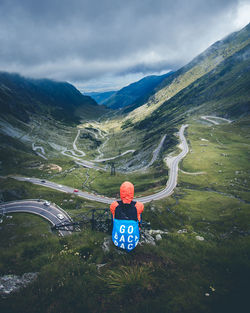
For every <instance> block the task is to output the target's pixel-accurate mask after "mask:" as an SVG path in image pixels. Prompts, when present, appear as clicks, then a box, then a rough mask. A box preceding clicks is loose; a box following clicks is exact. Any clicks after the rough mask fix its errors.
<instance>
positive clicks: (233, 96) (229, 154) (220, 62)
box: [0, 24, 250, 313]
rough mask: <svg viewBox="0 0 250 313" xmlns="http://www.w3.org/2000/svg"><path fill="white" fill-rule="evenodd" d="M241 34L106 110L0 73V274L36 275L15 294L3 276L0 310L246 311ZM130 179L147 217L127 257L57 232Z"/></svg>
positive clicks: (86, 233) (80, 232)
mask: <svg viewBox="0 0 250 313" xmlns="http://www.w3.org/2000/svg"><path fill="white" fill-rule="evenodd" d="M249 32H250V24H248V25H247V26H246V27H245V28H243V29H242V30H240V31H238V32H235V33H233V34H231V35H229V36H227V37H226V38H224V39H222V40H220V41H218V42H216V43H215V44H213V45H212V46H210V47H209V48H208V49H207V50H205V51H204V52H203V53H201V54H200V55H199V56H197V57H196V58H194V59H193V60H192V61H191V62H189V63H188V64H187V65H185V66H183V67H182V68H180V69H179V70H177V71H175V72H171V73H169V74H168V75H163V76H159V77H155V76H154V77H152V76H149V78H145V79H142V80H140V81H138V82H135V83H133V84H131V85H129V86H127V87H125V88H122V89H121V90H120V91H117V92H111V93H108V94H100V95H99V94H95V97H96V99H101V101H104V102H105V101H107V102H108V101H109V107H113V109H110V108H107V107H104V106H102V105H98V104H97V103H96V102H95V101H94V100H93V99H91V98H90V97H88V96H85V95H82V94H81V93H80V92H79V91H78V90H77V89H76V88H75V87H74V86H73V85H70V84H69V83H59V82H55V81H50V80H35V79H26V78H23V77H21V76H19V75H13V74H9V73H0V105H1V111H0V135H1V146H0V201H1V202H0V244H1V249H0V274H1V276H2V277H6V275H7V276H8V275H10V277H12V276H11V275H19V276H21V275H23V274H24V273H32V275H33V274H34V275H35V276H36V279H35V280H34V281H33V282H31V283H30V285H27V286H26V287H25V288H20V289H19V290H18V291H17V292H10V293H8V292H7V293H4V291H2V290H3V287H1V286H2V285H1V284H2V283H1V284H0V309H1V312H11V313H17V312H18V313H19V312H20V311H22V312H27V313H33V312H34V311H33V308H34V307H36V308H37V313H44V312H51V313H57V312H61V313H69V312H72V313H75V312H97V313H98V312H110V313H112V312H114V313H116V312H125V313H126V312H148V313H150V312H152V308H153V309H154V312H171V313H180V312H181V313H190V312H191V313H193V312H202V313H214V312H220V313H221V312H227V313H229V312H245V311H246V310H245V308H246V307H247V308H248V294H249V279H250V266H249V259H250V250H249V247H250V236H249V235H250V228H249V220H250V213H249V212H250V210H249V209H250V196H249V188H250V181H249V177H250V175H249V174H250V169H249V154H250V149H249V147H250V135H249V134H250V105H249V99H250V98H249V82H250V71H249V64H250V63H249V62H250V61H249V60H250V45H249V42H250V41H249V40H250V39H249V38H250V36H249ZM124 89H125V90H124ZM107 97H108V98H107ZM124 181H130V182H132V183H133V184H134V186H135V198H136V200H140V201H141V202H143V203H144V205H145V208H144V212H143V214H142V219H143V221H145V222H146V224H147V225H149V228H147V227H145V228H143V229H142V231H141V239H140V242H139V245H138V246H137V247H136V249H134V250H133V251H131V252H130V253H125V252H123V251H120V250H118V249H117V248H116V247H115V246H114V245H113V244H112V242H111V236H110V233H109V232H108V231H104V230H100V229H93V228H91V225H90V224H87V223H86V224H83V225H82V226H81V228H80V229H77V231H74V232H73V231H72V229H70V232H69V233H67V234H68V235H67V236H66V231H65V232H63V233H62V232H60V231H59V232H57V231H55V230H53V229H52V228H51V224H52V225H56V223H57V222H59V223H60V221H62V220H63V219H65V220H66V221H71V220H73V221H79V220H81V219H82V218H83V217H84V216H85V215H86V214H89V213H90V212H95V210H98V209H108V207H109V204H110V203H111V202H112V201H113V200H114V199H118V198H119V187H120V185H121V183H122V182H124ZM23 201H24V202H23ZM23 206H25V210H24V209H23ZM8 209H9V213H8ZM15 210H19V211H22V213H20V212H19V213H18V214H17V213H16V212H14V211H15ZM30 213H35V214H37V215H40V217H39V216H34V215H33V214H30ZM41 217H42V218H41ZM107 218H109V216H108V215H107ZM58 235H59V236H58ZM10 277H9V278H10ZM0 278H1V277H0ZM24 299H25V301H24ZM114 299H116V301H114ZM128 299H129V300H128Z"/></svg>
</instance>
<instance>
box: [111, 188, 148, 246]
mask: <svg viewBox="0 0 250 313" xmlns="http://www.w3.org/2000/svg"><path fill="white" fill-rule="evenodd" d="M120 197H121V201H115V202H113V203H112V204H111V205H110V211H111V213H112V216H113V231H112V240H113V242H114V244H115V246H117V247H119V248H121V249H125V250H127V251H131V250H133V249H134V248H135V247H136V245H137V244H138V242H139V239H140V230H139V223H140V222H141V214H142V212H143V209H144V205H143V204H142V203H141V202H139V201H133V198H134V185H133V184H131V183H130V182H124V183H123V184H122V185H121V187H120Z"/></svg>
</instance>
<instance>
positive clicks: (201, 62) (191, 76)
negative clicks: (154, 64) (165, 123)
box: [125, 24, 250, 122]
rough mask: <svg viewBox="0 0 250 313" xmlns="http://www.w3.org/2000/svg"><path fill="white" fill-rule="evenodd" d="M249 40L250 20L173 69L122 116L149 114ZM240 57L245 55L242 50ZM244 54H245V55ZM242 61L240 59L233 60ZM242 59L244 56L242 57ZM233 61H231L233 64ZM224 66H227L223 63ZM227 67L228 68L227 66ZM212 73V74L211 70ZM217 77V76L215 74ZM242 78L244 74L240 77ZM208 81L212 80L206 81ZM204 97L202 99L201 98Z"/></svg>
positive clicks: (128, 117)
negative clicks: (171, 72) (133, 108)
mask: <svg viewBox="0 0 250 313" xmlns="http://www.w3.org/2000/svg"><path fill="white" fill-rule="evenodd" d="M249 44H250V24H248V25H247V26H246V27H245V28H243V29H242V30H240V31H238V32H235V33H233V34H230V35H229V36H227V37H226V38H224V39H222V40H220V41H218V42H216V43H215V44H213V45H212V46H210V47H209V48H208V49H207V50H205V51H204V52H203V53H201V54H200V55H199V56H197V57H196V58H194V59H193V60H192V61H191V62H190V63H189V64H187V65H186V66H184V67H182V68H181V69H179V70H178V71H176V72H175V73H174V74H173V75H171V76H170V77H167V78H166V79H165V80H163V82H162V83H161V84H160V85H159V86H158V87H157V91H156V92H155V93H153V94H151V96H150V97H149V98H148V99H147V101H146V102H144V104H142V105H141V106H140V107H138V108H136V109H135V110H133V111H132V112H130V113H129V114H128V115H127V116H126V117H125V118H126V119H132V120H133V121H134V122H138V121H141V120H143V119H144V118H146V117H147V116H150V115H151V114H152V112H153V111H154V110H156V109H157V108H159V107H160V106H161V105H164V106H165V107H166V101H168V100H170V99H171V98H172V97H174V96H175V95H177V94H178V93H179V92H181V91H182V90H183V89H185V88H187V87H190V88H191V86H194V85H192V84H193V83H196V84H199V82H200V81H199V79H200V78H202V77H203V76H204V75H206V74H209V73H210V72H211V74H212V71H213V70H214V69H216V67H218V66H219V65H220V64H222V66H223V64H224V63H223V62H224V61H225V60H227V59H228V58H230V57H231V56H233V55H234V54H235V53H237V52H238V51H244V50H242V49H243V48H244V47H246V46H247V45H249ZM242 58H245V55H244V54H242ZM246 58H248V56H247V55H246ZM235 61H236V63H237V62H241V60H240V59H237V60H235ZM242 61H243V60H242ZM234 64H235V63H233V64H232V66H234ZM225 66H228V65H227V64H225ZM228 70H229V69H228ZM212 75H213V74H212ZM215 79H218V77H215ZM242 79H244V77H242ZM208 83H211V82H208ZM204 100H205V99H203V101H204Z"/></svg>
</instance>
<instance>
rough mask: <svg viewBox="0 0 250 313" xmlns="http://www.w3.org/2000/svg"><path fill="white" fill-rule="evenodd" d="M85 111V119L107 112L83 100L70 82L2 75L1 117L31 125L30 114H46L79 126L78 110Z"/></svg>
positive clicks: (0, 89) (0, 79)
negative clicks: (9, 116) (86, 115)
mask: <svg viewBox="0 0 250 313" xmlns="http://www.w3.org/2000/svg"><path fill="white" fill-rule="evenodd" d="M79 108H82V109H83V116H84V112H86V114H89V113H91V111H92V112H93V114H95V116H96V114H97V115H98V111H100V112H101V111H103V109H102V108H100V107H99V106H97V104H96V102H95V101H94V100H93V99H92V98H90V97H88V96H83V95H82V94H81V93H80V92H79V91H78V90H77V89H76V88H75V87H74V86H72V85H71V84H69V83H66V82H56V81H52V80H48V79H39V80H36V79H29V78H24V77H22V76H20V75H18V74H9V73H5V72H0V115H1V116H4V115H6V114H9V115H12V116H15V117H17V118H18V119H20V120H22V121H29V118H30V114H34V113H37V114H45V115H48V116H52V118H54V119H57V120H62V121H66V122H78V121H79V117H78V116H77V115H76V110H77V109H79Z"/></svg>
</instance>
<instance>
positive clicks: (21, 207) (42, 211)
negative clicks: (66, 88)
mask: <svg viewBox="0 0 250 313" xmlns="http://www.w3.org/2000/svg"><path fill="white" fill-rule="evenodd" d="M201 118H202V119H204V120H207V121H209V122H211V123H212V124H215V125H217V124H219V123H218V122H217V121H214V120H213V119H219V120H222V121H226V122H228V123H231V121H230V120H227V119H225V118H219V117H215V116H202V117H201ZM187 127H188V125H182V126H181V128H180V131H179V133H178V135H179V138H180V144H179V148H180V149H181V152H180V153H179V154H178V155H177V156H174V157H167V158H166V159H165V161H166V162H167V165H168V167H169V179H168V181H167V184H166V187H165V188H164V189H163V190H162V191H160V192H157V193H155V194H153V195H149V196H145V197H140V198H136V199H135V200H138V201H141V202H143V203H147V202H150V201H153V200H159V199H162V198H165V197H167V196H169V195H171V194H172V193H173V191H174V188H175V187H176V185H177V178H178V164H179V162H180V160H181V159H183V158H184V157H185V156H186V155H187V153H188V151H189V148H188V144H187V141H186V138H185V136H184V131H185V129H186V128H187ZM79 134H80V131H78V133H77V137H76V139H75V141H74V144H73V147H74V149H75V150H76V151H78V152H80V150H78V149H77V148H76V146H75V144H76V140H77V138H78V136H79ZM165 137H166V136H164V137H163V138H162V139H161V142H160V144H159V146H158V147H157V148H156V149H155V150H154V152H153V158H154V157H157V155H158V153H159V151H160V149H161V146H162V144H163V142H164V140H165ZM9 177H11V178H14V179H16V180H19V181H25V182H30V183H33V184H36V185H41V186H44V187H48V188H51V189H55V190H58V191H61V192H65V193H75V194H76V195H77V196H79V197H82V198H84V199H88V200H92V201H96V202H101V203H106V204H110V203H112V202H113V201H114V200H115V199H114V198H108V197H105V196H101V195H95V194H91V193H88V192H84V191H81V190H79V191H78V192H74V188H72V187H68V186H63V185H59V184H57V183H54V182H50V181H44V180H41V179H39V178H32V177H20V176H9ZM1 178H7V177H1ZM16 212H25V213H33V214H36V215H39V216H41V217H43V218H45V219H46V220H48V221H49V222H50V223H51V224H52V225H58V224H61V223H68V222H69V223H70V222H72V220H71V218H70V216H69V215H68V214H67V213H66V212H65V211H64V210H62V209H61V208H59V207H58V206H56V205H55V204H50V203H48V202H47V201H45V200H37V199H36V200H21V201H11V202H4V203H1V204H0V214H3V215H4V214H8V213H16ZM71 230H72V229H69V228H68V229H67V228H65V230H60V231H59V233H60V235H61V236H64V235H66V234H69V233H71Z"/></svg>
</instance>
